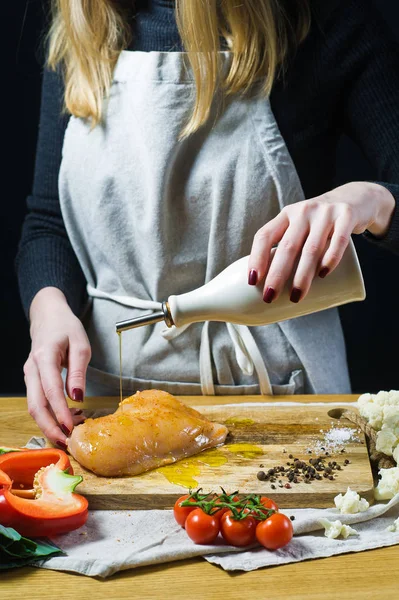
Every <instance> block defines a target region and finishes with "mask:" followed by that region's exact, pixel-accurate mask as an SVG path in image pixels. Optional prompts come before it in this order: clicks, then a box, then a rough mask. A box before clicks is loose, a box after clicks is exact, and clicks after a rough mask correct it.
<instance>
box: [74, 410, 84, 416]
mask: <svg viewBox="0 0 399 600" xmlns="http://www.w3.org/2000/svg"><path fill="white" fill-rule="evenodd" d="M82 412H83V410H80V409H79V410H75V412H74V413H73V414H74V415H81V414H82Z"/></svg>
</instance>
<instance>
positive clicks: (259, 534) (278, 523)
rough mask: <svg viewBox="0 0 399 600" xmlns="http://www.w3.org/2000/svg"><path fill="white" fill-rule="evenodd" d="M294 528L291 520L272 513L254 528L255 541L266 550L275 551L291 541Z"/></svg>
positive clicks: (280, 514)
mask: <svg viewBox="0 0 399 600" xmlns="http://www.w3.org/2000/svg"><path fill="white" fill-rule="evenodd" d="M293 535H294V528H293V526H292V523H291V520H290V519H289V518H288V517H286V516H285V515H283V514H282V513H274V514H273V515H271V516H270V517H269V518H268V519H266V520H265V521H260V522H259V523H258V525H257V527H256V539H257V540H258V542H259V543H260V544H261V545H262V546H264V547H265V548H267V549H268V550H277V549H278V548H282V547H283V546H285V545H286V544H288V542H290V541H291V539H292V536H293Z"/></svg>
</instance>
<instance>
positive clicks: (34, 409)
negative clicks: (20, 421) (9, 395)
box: [28, 404, 38, 419]
mask: <svg viewBox="0 0 399 600" xmlns="http://www.w3.org/2000/svg"><path fill="white" fill-rule="evenodd" d="M37 413H38V410H37V406H36V405H35V404H28V414H29V415H30V416H31V417H32V419H36V417H37Z"/></svg>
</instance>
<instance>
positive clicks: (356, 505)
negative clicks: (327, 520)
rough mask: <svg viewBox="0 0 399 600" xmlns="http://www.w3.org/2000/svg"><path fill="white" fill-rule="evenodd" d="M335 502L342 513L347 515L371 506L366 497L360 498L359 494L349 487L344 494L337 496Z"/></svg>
mask: <svg viewBox="0 0 399 600" xmlns="http://www.w3.org/2000/svg"><path fill="white" fill-rule="evenodd" d="M334 502H335V506H336V507H337V508H338V509H339V510H340V512H341V514H346V515H349V514H355V513H359V512H364V511H365V510H367V509H368V507H369V506H370V504H369V503H368V502H367V500H366V499H365V498H360V496H359V494H358V493H357V492H355V491H353V490H351V489H350V488H349V487H348V489H347V490H346V494H345V495H344V496H343V495H342V494H338V496H335V498H334Z"/></svg>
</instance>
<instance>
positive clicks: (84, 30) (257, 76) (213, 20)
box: [47, 0, 310, 136]
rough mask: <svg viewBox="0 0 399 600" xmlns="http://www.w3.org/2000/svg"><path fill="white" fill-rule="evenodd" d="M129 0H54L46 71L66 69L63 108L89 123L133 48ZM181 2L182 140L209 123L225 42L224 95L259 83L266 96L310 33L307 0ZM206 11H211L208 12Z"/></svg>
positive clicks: (178, 1)
mask: <svg viewBox="0 0 399 600" xmlns="http://www.w3.org/2000/svg"><path fill="white" fill-rule="evenodd" d="M132 4H133V2H132V0H130V1H129V2H126V1H124V0H119V1H118V0H52V21H51V27H50V30H49V54H48V61H47V62H48V66H49V67H50V68H52V69H56V68H57V66H58V65H60V66H62V68H63V75H64V80H65V96H64V101H65V107H66V110H67V111H68V112H70V113H71V114H73V115H75V116H77V117H83V118H89V119H91V121H92V125H93V126H95V125H97V124H98V123H99V122H100V121H101V119H102V116H103V114H102V111H103V99H104V97H106V96H107V94H108V92H109V89H110V86H111V82H112V74H113V69H114V66H115V63H116V61H117V59H118V56H119V54H120V52H121V51H122V50H124V49H125V48H127V47H128V45H129V43H130V38H131V33H130V26H129V19H128V16H129V10H130V11H131V10H132V9H131V5H132ZM288 5H290V11H291V13H287V8H286V7H287V4H286V3H285V2H284V0H241V1H239V2H238V1H237V0H176V19H177V25H178V29H179V32H180V35H181V38H182V43H183V47H184V50H185V51H186V52H187V54H188V58H189V61H190V64H191V67H192V70H193V74H194V78H195V84H196V98H195V102H194V106H193V110H192V114H191V117H190V120H189V121H188V123H187V125H186V126H185V128H184V130H183V132H182V135H183V136H186V135H189V134H191V133H193V132H194V131H196V130H197V129H199V128H200V127H201V126H202V125H203V124H204V123H205V122H206V121H207V119H208V117H209V113H210V108H211V104H212V101H213V98H214V94H215V90H216V86H217V84H218V81H220V72H221V71H220V67H221V56H220V52H219V49H220V37H224V38H225V39H226V41H227V43H228V46H229V50H230V51H231V53H232V61H231V66H230V69H229V71H228V73H227V74H226V75H225V77H224V79H223V80H222V81H221V85H222V88H223V90H224V93H225V94H226V95H230V94H236V93H243V94H245V92H247V91H248V90H249V88H250V87H251V86H252V85H253V84H254V83H255V82H257V81H261V82H262V85H261V87H262V91H263V93H264V94H265V95H269V94H270V92H271V89H272V86H273V83H274V81H275V78H276V75H277V73H278V72H279V70H282V71H284V67H285V65H286V62H287V59H288V56H289V55H290V52H291V51H292V50H295V49H296V47H297V46H298V45H299V44H300V43H301V42H302V41H303V40H304V39H305V37H306V36H307V34H308V31H309V28H310V10H309V5H308V0H289V2H288ZM205 7H206V8H205Z"/></svg>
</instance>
